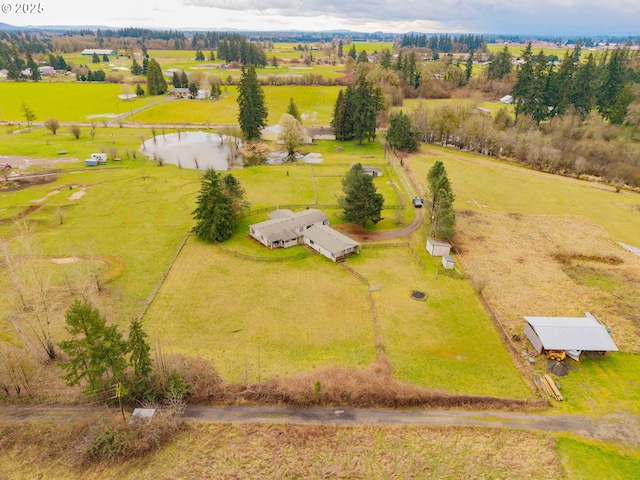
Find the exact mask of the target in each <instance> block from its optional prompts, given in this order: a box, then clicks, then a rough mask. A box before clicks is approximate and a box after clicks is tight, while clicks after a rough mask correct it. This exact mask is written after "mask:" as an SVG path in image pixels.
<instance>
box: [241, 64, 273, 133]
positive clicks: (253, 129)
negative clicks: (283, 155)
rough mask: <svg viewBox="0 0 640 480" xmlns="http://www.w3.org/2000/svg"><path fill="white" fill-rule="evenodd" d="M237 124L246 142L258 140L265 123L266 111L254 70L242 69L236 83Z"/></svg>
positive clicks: (252, 68)
mask: <svg viewBox="0 0 640 480" xmlns="http://www.w3.org/2000/svg"><path fill="white" fill-rule="evenodd" d="M238 106H239V113H238V123H239V124H240V130H242V133H243V135H244V137H245V138H246V139H247V140H256V139H259V138H260V131H261V130H262V129H263V128H264V126H265V125H266V121H267V116H268V111H267V107H266V103H265V98H264V93H263V91H262V87H260V84H259V83H258V77H257V75H256V70H255V68H254V67H253V66H252V65H250V66H249V67H248V68H244V67H243V68H242V76H241V77H240V81H239V82H238Z"/></svg>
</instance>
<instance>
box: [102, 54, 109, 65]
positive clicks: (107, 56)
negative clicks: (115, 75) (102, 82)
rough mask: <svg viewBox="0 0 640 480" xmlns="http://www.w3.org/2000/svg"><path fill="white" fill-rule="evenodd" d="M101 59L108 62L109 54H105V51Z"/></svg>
mask: <svg viewBox="0 0 640 480" xmlns="http://www.w3.org/2000/svg"><path fill="white" fill-rule="evenodd" d="M102 61H103V62H106V63H109V55H107V54H106V53H105V54H104V55H102Z"/></svg>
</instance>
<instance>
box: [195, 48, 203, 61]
mask: <svg viewBox="0 0 640 480" xmlns="http://www.w3.org/2000/svg"><path fill="white" fill-rule="evenodd" d="M196 61H197V62H204V53H203V52H202V50H198V51H196Z"/></svg>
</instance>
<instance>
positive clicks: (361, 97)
mask: <svg viewBox="0 0 640 480" xmlns="http://www.w3.org/2000/svg"><path fill="white" fill-rule="evenodd" d="M383 109H384V98H383V96H382V89H381V88H380V86H374V84H373V82H372V81H369V80H367V77H366V73H365V72H364V71H361V72H359V73H358V76H357V77H356V81H355V85H354V87H353V117H352V119H353V136H354V138H355V139H357V140H358V143H360V144H362V142H363V140H364V139H368V140H369V141H370V142H373V141H374V140H375V138H376V124H377V116H378V114H379V113H380V112H381V111H382V110H383Z"/></svg>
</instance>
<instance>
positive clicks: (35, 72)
mask: <svg viewBox="0 0 640 480" xmlns="http://www.w3.org/2000/svg"><path fill="white" fill-rule="evenodd" d="M26 59H27V68H28V69H29V70H31V75H30V76H29V78H30V79H31V80H33V81H34V82H37V81H39V80H41V79H42V74H41V73H40V70H39V69H38V64H37V63H36V62H35V60H34V59H33V57H32V56H31V52H29V51H27V54H26Z"/></svg>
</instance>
